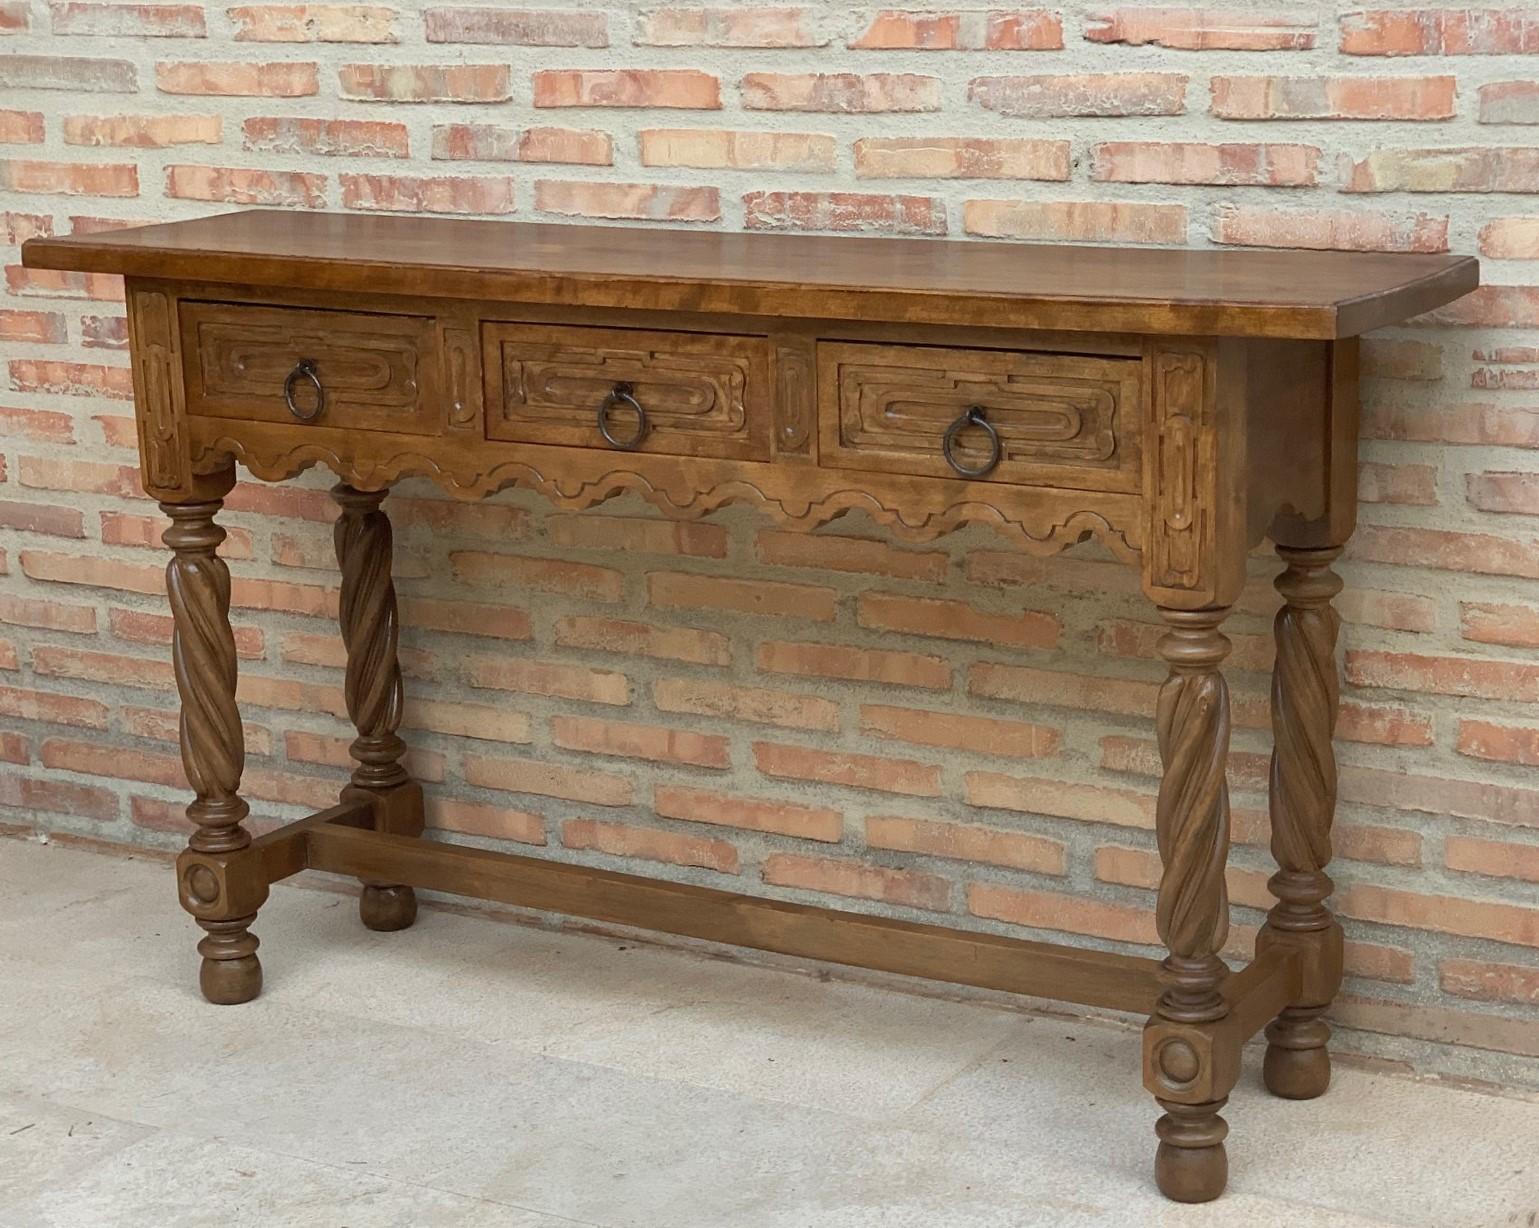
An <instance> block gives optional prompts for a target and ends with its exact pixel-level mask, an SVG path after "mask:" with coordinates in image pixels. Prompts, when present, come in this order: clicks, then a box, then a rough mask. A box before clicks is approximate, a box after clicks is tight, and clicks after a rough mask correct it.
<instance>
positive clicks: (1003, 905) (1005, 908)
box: [967, 883, 1159, 946]
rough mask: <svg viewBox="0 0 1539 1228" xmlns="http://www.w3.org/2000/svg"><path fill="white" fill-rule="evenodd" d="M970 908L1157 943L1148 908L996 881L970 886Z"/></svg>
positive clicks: (1034, 924)
mask: <svg viewBox="0 0 1539 1228" xmlns="http://www.w3.org/2000/svg"><path fill="white" fill-rule="evenodd" d="M967 911H968V912H970V913H972V914H973V915H974V916H975V917H986V918H988V919H990V920H993V921H1004V922H1006V923H1008V924H1010V925H1022V926H1026V927H1027V928H1029V929H1038V930H1051V931H1057V932H1067V933H1072V934H1087V935H1090V936H1092V937H1095V938H1107V939H1110V940H1112V941H1114V942H1136V943H1143V944H1145V945H1150V946H1152V945H1154V944H1155V943H1156V942H1158V941H1159V939H1158V936H1157V935H1156V933H1155V930H1154V914H1153V912H1152V911H1151V910H1150V909H1149V908H1147V907H1133V906H1131V905H1127V904H1107V903H1103V902H1102V901H1100V900H1086V899H1081V898H1079V897H1077V896H1072V895H1066V894H1064V893H1062V892H1057V891H1019V890H1015V889H1012V888H1009V887H1002V886H999V885H997V884H995V883H969V884H968V885H967Z"/></svg>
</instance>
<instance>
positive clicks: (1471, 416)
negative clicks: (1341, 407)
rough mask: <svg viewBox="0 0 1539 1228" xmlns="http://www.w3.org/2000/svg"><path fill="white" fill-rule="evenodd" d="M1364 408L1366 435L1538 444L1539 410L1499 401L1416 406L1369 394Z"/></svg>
mask: <svg viewBox="0 0 1539 1228" xmlns="http://www.w3.org/2000/svg"><path fill="white" fill-rule="evenodd" d="M1364 410H1365V413H1364V416H1363V424H1362V428H1363V437H1364V438H1365V439H1398V440H1411V441H1418V442H1426V443H1456V444H1493V445H1495V446H1497V447H1508V448H1539V410H1531V409H1522V408H1507V407H1505V406H1498V405H1451V406H1448V405H1438V406H1436V407H1435V408H1432V409H1414V408H1411V407H1408V406H1406V405H1405V404H1404V403H1403V402H1402V401H1400V400H1399V399H1398V398H1397V399H1396V400H1394V401H1390V402H1375V401H1374V400H1373V399H1371V398H1370V400H1369V401H1368V403H1367V404H1366V405H1365V406H1364Z"/></svg>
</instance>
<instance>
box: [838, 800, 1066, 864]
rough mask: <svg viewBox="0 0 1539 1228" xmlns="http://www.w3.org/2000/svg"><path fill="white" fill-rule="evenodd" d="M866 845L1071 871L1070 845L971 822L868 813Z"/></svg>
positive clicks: (926, 854)
mask: <svg viewBox="0 0 1539 1228" xmlns="http://www.w3.org/2000/svg"><path fill="white" fill-rule="evenodd" d="M866 847H867V848H873V849H887V850H891V851H893V852H899V853H919V854H923V855H925V856H930V857H946V858H951V859H954V860H958V861H977V862H983V863H985V864H988V865H995V866H1006V867H1008V868H1010V869H1013V870H1027V871H1029V872H1031V873H1033V874H1054V875H1062V874H1066V873H1067V872H1068V857H1067V851H1066V849H1065V847H1064V845H1063V844H1062V843H1061V842H1059V841H1057V840H1049V839H1047V838H1046V837H1044V836H1033V835H1028V834H1027V833H1025V832H1016V831H1002V830H1000V829H999V828H994V827H979V826H977V825H976V824H973V823H945V822H936V821H933V820H928V819H910V818H902V817H899V816H896V815H871V816H870V817H869V818H867V819H866Z"/></svg>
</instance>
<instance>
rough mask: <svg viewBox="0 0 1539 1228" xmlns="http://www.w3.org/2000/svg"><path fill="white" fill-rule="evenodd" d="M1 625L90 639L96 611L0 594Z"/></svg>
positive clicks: (41, 599) (94, 626) (94, 625)
mask: <svg viewBox="0 0 1539 1228" xmlns="http://www.w3.org/2000/svg"><path fill="white" fill-rule="evenodd" d="M0 623H9V624H10V625H11V626H13V627H37V628H41V629H42V630H45V631H69V632H74V633H76V634H78V635H92V634H95V632H96V611H95V610H94V609H93V608H92V607H90V606H84V605H68V604H67V603H65V602H62V601H59V600H57V599H56V598H53V597H48V598H33V597H18V596H14V595H12V594H10V593H0Z"/></svg>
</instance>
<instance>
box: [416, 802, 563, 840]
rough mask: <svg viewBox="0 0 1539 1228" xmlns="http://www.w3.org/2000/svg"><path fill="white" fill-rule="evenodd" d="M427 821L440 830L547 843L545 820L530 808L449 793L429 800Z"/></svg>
mask: <svg viewBox="0 0 1539 1228" xmlns="http://www.w3.org/2000/svg"><path fill="white" fill-rule="evenodd" d="M427 824H428V826H429V827H432V828H436V829H438V830H439V831H455V832H461V833H463V834H465V835H468V836H483V837H485V838H486V839H488V840H517V841H518V842H519V843H520V844H545V843H547V840H546V838H545V820H544V818H543V817H541V816H540V815H537V814H532V813H530V812H529V811H527V810H513V809H511V808H509V807H507V806H486V805H483V804H482V803H480V802H461V801H455V800H453V799H451V798H446V797H430V798H428V800H427Z"/></svg>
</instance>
